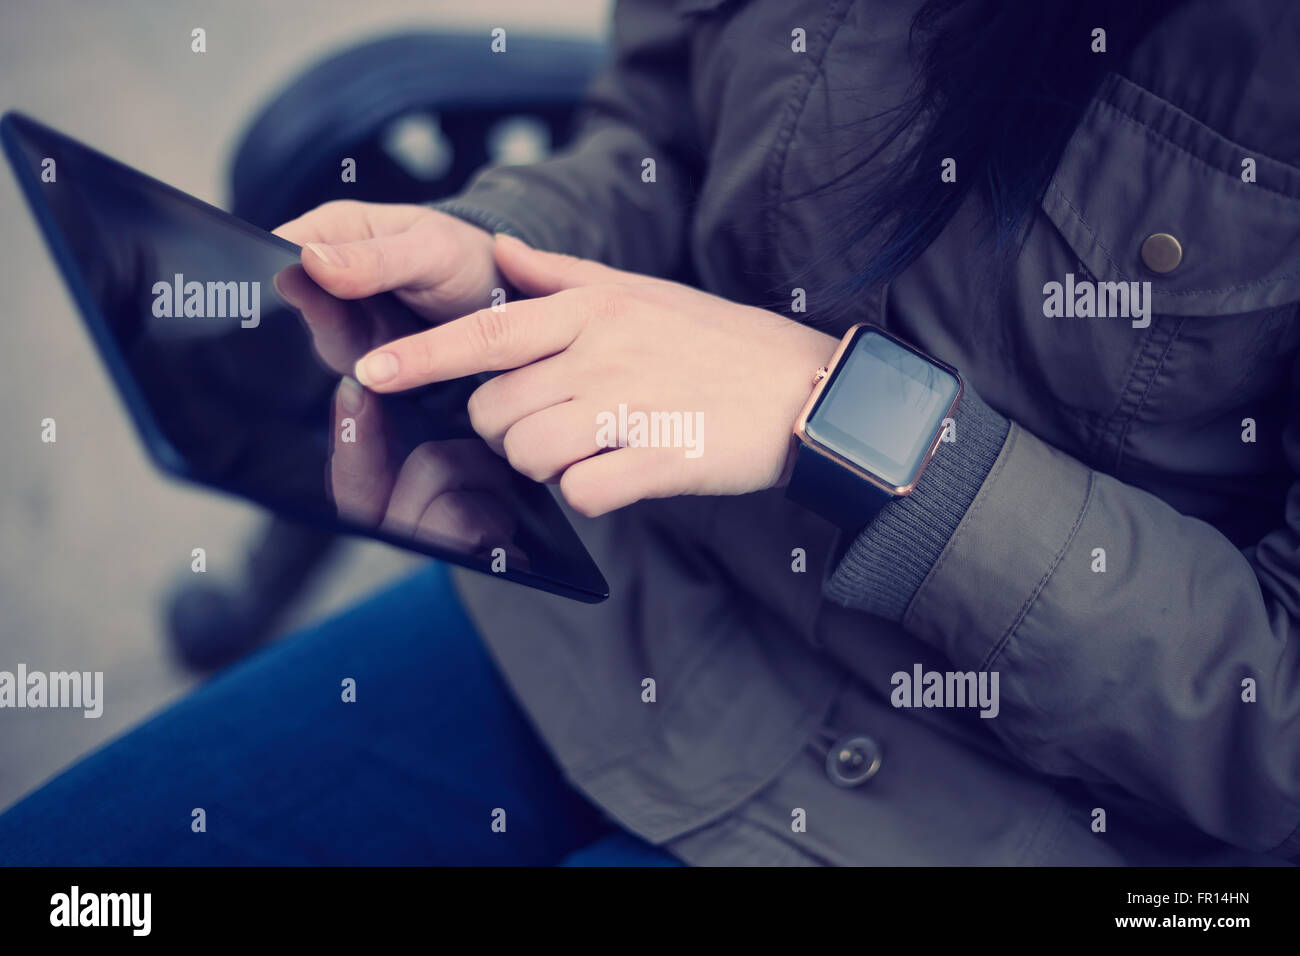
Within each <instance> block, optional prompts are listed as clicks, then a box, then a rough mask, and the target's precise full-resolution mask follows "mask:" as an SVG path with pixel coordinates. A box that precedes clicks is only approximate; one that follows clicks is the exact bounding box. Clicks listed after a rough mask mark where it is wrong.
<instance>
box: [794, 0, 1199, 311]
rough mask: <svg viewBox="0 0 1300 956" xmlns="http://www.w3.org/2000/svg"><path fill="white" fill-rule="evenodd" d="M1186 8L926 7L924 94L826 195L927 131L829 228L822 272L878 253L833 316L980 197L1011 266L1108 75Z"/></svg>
mask: <svg viewBox="0 0 1300 956" xmlns="http://www.w3.org/2000/svg"><path fill="white" fill-rule="evenodd" d="M1180 2H1182V0H1096V2H1092V3H1083V2H1078V0H1073V2H1072V0H1026V2H1019V0H927V2H926V3H925V4H924V6H922V7H921V9H920V10H919V11H918V12H917V14H916V15H915V17H914V19H913V21H912V25H911V37H910V42H911V45H912V50H913V56H914V57H917V73H918V76H917V81H916V83H915V84H914V87H913V92H912V94H911V96H910V97H909V98H908V99H907V101H906V102H904V103H902V104H900V105H899V106H898V107H896V108H894V109H893V110H891V111H889V112H892V113H895V114H896V116H895V118H894V120H893V122H892V123H891V124H890V125H889V127H888V129H887V132H886V133H885V135H884V137H883V139H882V140H881V141H880V142H879V143H878V144H877V145H875V146H874V148H872V149H871V150H869V151H868V152H867V153H866V154H865V155H863V156H862V157H861V158H860V159H859V160H858V161H857V162H855V163H854V164H853V166H852V168H851V169H849V170H848V171H847V172H845V173H844V174H842V175H841V176H838V177H836V179H835V180H832V181H831V182H829V183H825V184H823V185H822V186H819V187H818V190H817V191H820V190H822V189H826V188H828V187H834V186H836V185H837V184H840V181H841V180H844V181H846V182H848V181H852V180H854V179H860V175H855V174H860V173H861V172H862V171H863V170H864V169H866V168H868V167H869V166H870V164H872V163H873V162H874V161H876V160H877V159H879V158H880V156H881V155H882V154H883V153H884V152H885V151H886V150H888V149H890V148H891V147H894V146H895V144H896V142H906V137H908V136H909V135H911V134H912V131H913V130H914V129H916V124H918V123H920V124H922V127H921V131H920V135H919V137H918V138H916V141H915V142H914V143H913V144H912V145H911V146H910V147H908V148H907V149H906V150H905V151H904V152H903V154H902V155H901V157H900V158H899V159H898V160H897V161H896V162H895V163H894V164H892V165H891V167H890V169H889V170H888V175H877V176H873V177H872V179H871V181H870V182H869V183H868V184H867V187H866V194H865V196H864V197H861V198H859V199H857V200H856V201H853V202H845V203H844V204H842V205H843V208H845V210H846V212H845V215H844V216H843V217H842V218H841V219H840V221H838V222H834V223H831V224H829V226H830V228H829V229H828V233H827V235H828V238H829V240H830V241H829V242H828V243H827V244H826V245H825V246H824V247H823V248H824V249H826V251H825V252H824V254H823V255H821V256H819V257H818V259H817V260H816V261H815V262H814V263H813V265H815V264H817V262H821V261H835V260H839V261H843V260H844V259H845V258H846V257H849V256H854V257H856V258H861V257H862V255H863V252H864V250H865V251H866V252H868V253H869V255H868V256H867V259H866V264H865V265H864V266H863V267H862V268H861V270H860V271H859V272H857V273H856V274H855V275H852V276H849V277H847V278H846V279H844V280H842V281H841V282H839V283H838V284H837V285H836V286H834V287H833V288H831V289H829V290H826V291H827V292H828V293H829V294H828V295H824V296H823V302H822V306H823V307H819V308H818V310H817V312H818V313H819V316H820V317H821V319H822V320H825V319H827V318H830V317H832V316H833V315H835V314H836V313H838V312H840V311H842V310H843V309H844V308H846V307H848V306H849V304H850V303H851V302H856V301H859V300H860V298H861V294H862V293H863V292H864V291H865V290H867V289H868V288H869V287H871V286H873V285H876V284H878V283H880V282H883V281H887V280H889V279H892V278H894V277H895V276H897V275H898V274H900V273H901V272H903V270H905V269H906V268H907V267H908V266H909V265H911V264H912V262H913V261H915V260H916V258H917V257H918V256H920V255H921V253H922V252H923V251H924V250H925V249H926V247H927V246H929V245H930V243H931V242H933V241H934V239H935V238H936V237H938V235H939V233H940V232H941V231H942V230H943V228H944V227H945V226H946V225H947V224H948V221H949V220H950V219H951V218H952V216H953V214H954V213H955V212H956V211H957V209H958V207H959V206H960V205H961V203H962V202H963V201H964V200H965V199H966V197H967V195H968V194H969V193H970V191H971V190H972V189H975V188H978V189H979V190H980V191H982V192H983V193H984V196H985V199H986V201H987V203H988V206H989V209H990V211H991V213H992V215H991V221H990V223H989V225H990V228H989V230H988V232H987V234H986V235H985V236H984V237H982V241H988V240H990V239H991V240H992V241H993V242H994V244H995V248H996V250H997V261H998V264H999V266H1000V267H1002V268H1005V266H1006V264H1007V263H1008V261H1009V260H1010V258H1011V257H1013V256H1014V255H1015V254H1016V253H1018V252H1019V249H1020V247H1021V244H1022V243H1023V241H1024V239H1025V238H1026V236H1027V235H1028V227H1029V225H1030V224H1031V223H1032V221H1033V216H1032V212H1033V210H1034V209H1035V207H1036V206H1037V205H1038V204H1039V202H1041V200H1042V197H1043V193H1044V192H1045V190H1046V188H1047V185H1048V183H1049V182H1050V180H1051V177H1052V173H1053V171H1054V170H1055V168H1056V164H1057V162H1058V161H1059V160H1060V156H1061V153H1062V152H1063V150H1064V149H1065V145H1066V143H1067V142H1068V140H1069V138H1070V135H1071V133H1073V131H1074V128H1075V127H1076V126H1077V125H1078V122H1079V120H1080V118H1081V117H1082V114H1083V112H1084V109H1085V108H1086V107H1087V105H1088V102H1089V101H1090V100H1091V98H1092V96H1093V94H1094V93H1095V92H1096V89H1097V87H1098V85H1099V84H1100V83H1101V80H1102V78H1103V77H1104V76H1105V74H1106V72H1107V71H1108V70H1117V69H1119V68H1120V66H1121V65H1122V64H1123V62H1124V59H1125V58H1126V57H1127V56H1128V54H1129V53H1131V52H1132V50H1133V49H1134V48H1135V47H1136V46H1137V43H1138V42H1139V41H1140V40H1141V39H1142V37H1143V36H1144V35H1145V34H1146V33H1147V31H1148V30H1149V29H1150V28H1151V27H1152V26H1153V25H1154V24H1155V22H1156V21H1157V20H1159V19H1160V18H1161V17H1163V16H1165V15H1166V14H1167V13H1168V12H1169V11H1170V10H1172V9H1173V8H1174V7H1175V6H1177V5H1178V4H1179V3H1180ZM1098 27H1100V28H1102V29H1104V30H1105V31H1106V52H1105V53H1094V52H1093V50H1092V46H1093V30H1094V29H1095V28H1098ZM900 137H904V139H903V140H901V141H900ZM946 157H953V158H955V159H956V160H957V163H958V167H959V175H958V177H957V181H956V182H955V183H947V182H942V181H941V180H940V169H941V163H942V161H943V160H944V159H945V158H946ZM805 195H806V194H805ZM791 198H794V199H798V198H800V197H798V196H796V197H791ZM786 201H788V200H786ZM882 235H883V239H882ZM999 271H1001V269H1000V270H999Z"/></svg>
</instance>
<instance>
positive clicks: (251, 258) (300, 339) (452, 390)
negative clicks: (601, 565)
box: [3, 114, 607, 601]
mask: <svg viewBox="0 0 1300 956" xmlns="http://www.w3.org/2000/svg"><path fill="white" fill-rule="evenodd" d="M3 125H4V141H5V146H6V149H7V151H8V153H9V157H10V160H11V162H13V164H14V166H15V169H16V172H17V173H18V176H19V179H20V181H21V182H22V185H23V187H24V191H25V192H26V193H27V195H28V198H29V201H30V202H31V203H32V206H33V209H34V211H35V212H36V215H37V218H38V220H39V221H40V222H41V225H42V227H43V229H44V231H45V235H46V238H47V241H49V242H50V244H51V247H52V249H53V251H54V253H55V256H56V258H57V259H58V260H59V262H60V265H61V267H62V269H63V271H64V275H65V278H66V279H67V281H68V282H69V284H70V285H71V287H72V289H73V292H74V295H75V296H76V298H77V299H78V302H79V304H80V306H81V308H82V311H83V313H84V314H85V317H86V319H87V321H88V322H89V324H90V326H91V331H92V333H93V334H94V336H95V338H96V341H97V343H98V345H99V347H100V350H101V352H102V353H103V354H104V357H105V359H106V361H107V363H108V365H109V368H110V371H112V373H113V375H114V378H115V380H116V381H117V384H118V386H119V388H120V389H121V390H122V392H123V395H124V397H125V399H126V403H127V406H128V408H129V409H130V410H131V412H132V414H133V417H134V418H135V420H136V423H137V425H138V426H139V427H140V429H141V431H142V433H143V435H144V438H145V441H146V444H147V445H148V446H149V448H150V450H151V451H152V452H153V453H154V455H155V458H156V459H157V460H158V461H159V462H160V463H161V464H162V465H163V466H164V467H166V468H167V469H168V470H170V471H173V472H177V473H180V474H182V475H183V476H185V477H187V478H190V479H192V480H196V481H198V482H200V483H202V484H205V485H208V486H210V487H214V488H219V489H222V490H225V491H229V492H232V493H235V494H237V495H239V496H241V497H244V498H247V499H250V500H252V501H255V502H258V503H260V504H263V505H265V506H268V507H270V508H272V509H274V510H277V511H280V512H283V513H285V514H288V515H290V516H292V517H297V518H299V519H302V520H307V521H310V522H313V523H316V524H324V525H328V526H337V527H339V528H340V529H341V530H347V531H351V532H356V533H361V534H365V535H367V536H371V537H376V538H379V539H381V540H385V541H389V542H390V543H394V544H399V545H402V546H404V547H408V548H411V549H413V550H416V551H419V552H421V553H424V554H428V555H432V556H435V557H440V558H444V559H447V560H449V561H452V562H454V563H456V564H460V565H463V566H466V567H471V568H475V569H476V570H480V571H484V572H487V573H492V574H497V575H499V576H502V577H505V578H507V579H509V580H515V581H519V582H520V583H527V584H531V585H533V586H535V587H541V588H543V589H545V590H549V591H553V592H556V593H562V594H565V595H566V596H569V597H576V598H578V599H580V600H587V601H592V600H600V599H602V598H604V597H605V596H606V595H607V587H606V584H605V581H604V579H603V578H602V576H601V574H600V572H599V570H598V569H597V568H596V567H595V565H594V564H593V563H592V561H591V558H590V557H589V556H588V554H587V552H586V549H585V548H584V547H583V545H582V543H581V541H580V540H579V539H578V537H577V535H576V534H575V533H574V531H573V529H572V528H571V527H570V525H569V523H568V521H567V520H566V518H565V516H564V514H563V512H562V511H561V510H560V508H559V505H558V504H557V502H556V500H555V498H554V497H553V495H552V492H551V491H550V489H548V488H547V487H546V486H544V485H540V484H537V483H536V482H533V481H531V480H529V479H527V478H524V477H523V476H521V475H519V474H518V473H517V472H515V471H514V470H513V469H511V468H510V467H509V466H508V465H507V464H506V462H505V461H504V460H503V459H501V458H500V457H499V456H497V455H496V454H495V453H493V452H492V451H491V450H490V449H489V448H488V446H487V445H485V444H484V443H483V442H482V441H481V440H479V439H478V437H477V436H476V435H475V433H474V432H473V431H472V429H471V428H470V426H469V420H468V416H467V414H466V411H465V404H466V400H467V398H468V396H469V393H470V392H471V391H473V389H474V387H475V385H476V384H477V382H476V381H474V380H461V381H458V382H450V383H446V384H440V385H434V386H428V387H426V388H423V389H419V390H416V391H412V392H406V393H403V394H400V395H385V396H380V395H377V394H375V393H371V392H361V393H360V395H359V396H358V395H357V393H356V392H355V391H352V390H349V389H344V391H342V392H341V390H340V382H341V374H340V373H341V372H342V371H344V370H345V369H346V368H348V367H350V361H348V362H343V361H340V359H339V357H338V356H337V355H335V356H328V355H327V356H326V357H322V354H321V353H320V352H318V351H317V347H316V346H317V344H318V343H319V342H320V337H319V336H314V335H313V333H312V329H310V328H309V327H308V326H307V325H306V323H305V322H304V321H303V319H302V318H301V317H300V315H299V314H298V313H297V312H296V311H295V310H294V309H292V308H290V307H289V306H288V304H287V303H286V301H285V299H284V298H282V296H281V294H280V290H281V289H293V288H295V285H294V284H295V283H297V284H298V285H297V286H296V287H297V288H301V287H302V285H301V284H303V283H306V284H307V285H308V286H309V287H310V289H311V290H312V291H313V294H315V295H319V296H324V293H323V292H322V291H321V290H320V289H319V288H318V287H316V286H314V284H311V281H310V279H308V278H307V277H306V273H305V272H303V271H302V267H301V266H300V265H299V264H298V263H299V253H298V249H297V247H296V246H294V245H292V244H290V243H288V242H285V241H283V240H281V239H279V238H278V237H276V236H272V235H270V234H269V233H266V232H264V231H262V230H260V229H257V228H255V227H253V226H250V225H248V224H246V223H244V222H241V221H240V220H237V219H235V218H234V217H232V216H230V215H228V214H227V213H224V212H222V211H221V210H219V209H216V208H215V207H212V206H209V205H207V204H205V203H202V202H200V201H198V200H196V199H194V198H193V197H191V196H188V195H186V194H184V193H181V192H179V191H177V190H174V189H172V188H171V187H169V186H166V185H164V184H162V183H160V182H157V181H156V180H153V179H150V178H149V177H147V176H144V175H143V174H140V173H137V172H136V171H134V170H132V169H130V168H129V167H127V166H124V165H122V164H119V163H117V162H116V161H114V160H111V159H109V158H108V157H105V156H103V155H101V154H99V153H96V152H94V151H93V150H90V149H89V148H87V147H85V146H82V145H81V144H79V143H77V142H75V141H74V140H71V139H69V138H67V137H65V136H63V135H62V134H59V133H56V132H55V131H53V130H51V129H49V128H47V127H44V126H42V125H41V124H38V123H36V122H35V121H33V120H30V119H28V118H26V117H22V116H17V115H15V114H9V115H7V116H6V117H5V119H4V124H3ZM286 175H291V172H286ZM293 298H294V299H295V301H300V297H299V296H297V295H294V296H293ZM331 302H332V303H333V304H334V305H335V306H336V307H337V309H338V310H339V316H340V317H341V318H342V320H343V321H345V322H346V323H348V327H356V328H358V329H361V330H363V331H364V330H368V329H370V328H372V326H373V324H374V323H378V324H379V326H380V327H381V328H382V329H383V330H384V332H386V333H387V334H388V335H399V334H407V333H409V332H413V331H418V330H419V329H420V328H426V327H427V326H426V325H424V324H423V323H421V322H420V320H419V319H418V318H417V317H416V316H415V315H414V314H413V313H411V312H409V310H406V309H405V308H404V307H403V306H402V305H400V304H399V303H398V302H397V301H396V300H395V299H392V298H391V297H388V296H379V297H375V298H373V299H368V300H365V301H363V302H356V303H344V302H342V301H340V300H331ZM28 320H29V321H36V320H37V319H36V318H35V317H30V318H29V319H28ZM376 344H378V343H376ZM322 351H325V352H328V349H323V350H322ZM356 357H359V354H358V355H357V356H354V357H353V358H356ZM326 358H330V360H331V363H332V365H333V367H331V364H327V361H326ZM358 397H359V398H360V401H359V402H357V401H355V400H351V401H345V400H344V399H356V398H358ZM105 477H106V478H109V476H105Z"/></svg>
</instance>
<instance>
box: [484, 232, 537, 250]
mask: <svg viewBox="0 0 1300 956" xmlns="http://www.w3.org/2000/svg"><path fill="white" fill-rule="evenodd" d="M492 235H493V238H495V239H496V240H497V241H498V242H504V243H508V244H510V245H514V246H523V247H524V248H525V249H527V248H529V245H528V243H526V242H524V241H523V240H522V239H520V238H518V237H516V236H512V235H510V233H508V232H495V233H493V234H492Z"/></svg>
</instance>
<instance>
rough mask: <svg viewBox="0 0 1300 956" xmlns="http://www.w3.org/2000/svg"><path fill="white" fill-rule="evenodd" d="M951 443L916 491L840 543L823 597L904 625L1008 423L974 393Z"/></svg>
mask: <svg viewBox="0 0 1300 956" xmlns="http://www.w3.org/2000/svg"><path fill="white" fill-rule="evenodd" d="M953 420H954V422H955V424H956V428H955V430H954V431H955V435H954V440H953V441H951V442H941V443H940V444H939V447H938V449H937V450H936V452H935V455H934V457H933V458H932V459H931V460H930V464H929V465H927V466H926V469H925V473H924V474H923V475H921V480H920V481H919V482H918V483H917V486H916V490H915V491H913V492H912V493H911V494H910V495H908V496H907V497H905V498H897V499H895V500H894V501H891V502H889V504H887V505H885V507H884V508H882V509H881V510H880V513H879V514H878V515H877V516H876V518H875V520H874V521H872V522H871V524H869V525H867V526H866V527H865V528H863V529H862V530H861V531H860V532H858V533H857V535H856V536H855V537H852V538H851V539H849V537H848V533H847V532H846V533H845V535H844V536H842V537H841V539H840V542H839V543H838V545H837V547H836V548H835V551H834V552H833V557H832V559H831V561H830V563H829V564H828V566H827V576H826V580H825V581H824V582H823V584H822V593H823V594H825V595H826V597H827V598H829V599H830V600H832V601H834V602H836V603H837V604H842V605H844V606H845V607H850V608H855V609H857V610H861V611H867V612H869V613H871V614H875V615H878V616H880V617H884V618H888V619H889V620H892V621H901V620H902V619H903V614H904V612H905V611H906V610H907V605H908V604H909V603H911V600H912V597H913V595H915V594H916V591H917V589H918V588H919V587H920V586H921V582H922V581H924V580H925V576H926V575H927V574H929V573H930V569H931V568H932V567H934V564H935V562H936V561H938V560H939V555H940V554H941V553H942V552H943V549H944V548H945V547H946V546H947V544H948V541H949V539H950V538H951V537H952V536H953V533H954V532H955V531H956V530H957V525H958V524H960V523H961V519H962V518H963V517H964V516H965V514H966V510H967V509H968V508H969V507H970V505H971V502H972V501H974V500H975V496H976V495H977V494H979V490H980V488H981V486H983V484H984V479H985V478H986V477H988V473H989V472H990V471H991V470H992V468H993V463H994V462H995V461H996V460H997V457H998V454H999V453H1000V452H1001V451H1002V443H1003V442H1004V441H1005V440H1006V437H1007V431H1008V429H1009V428H1010V427H1011V423H1010V422H1008V421H1007V419H1006V418H1004V417H1003V416H1002V415H1000V414H998V412H996V411H994V410H993V409H992V408H990V407H989V406H988V405H986V404H985V403H984V402H983V401H982V400H981V399H980V397H979V396H978V395H976V394H975V392H974V391H972V390H971V389H970V388H969V387H968V388H967V389H966V391H965V393H964V394H963V395H962V400H961V404H960V405H958V406H957V414H956V415H955V416H953Z"/></svg>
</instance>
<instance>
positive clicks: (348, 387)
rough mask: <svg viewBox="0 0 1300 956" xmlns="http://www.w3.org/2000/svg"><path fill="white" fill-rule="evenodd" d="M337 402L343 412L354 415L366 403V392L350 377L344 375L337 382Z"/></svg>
mask: <svg viewBox="0 0 1300 956" xmlns="http://www.w3.org/2000/svg"><path fill="white" fill-rule="evenodd" d="M339 402H340V403H341V404H342V405H343V410H344V411H345V412H348V413H349V414H352V415H355V414H357V412H359V411H361V406H362V405H364V404H365V402H366V390H365V389H364V388H362V387H361V384H360V383H359V382H358V381H357V380H356V379H355V378H353V377H352V376H351V375H344V376H343V381H341V382H339Z"/></svg>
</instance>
